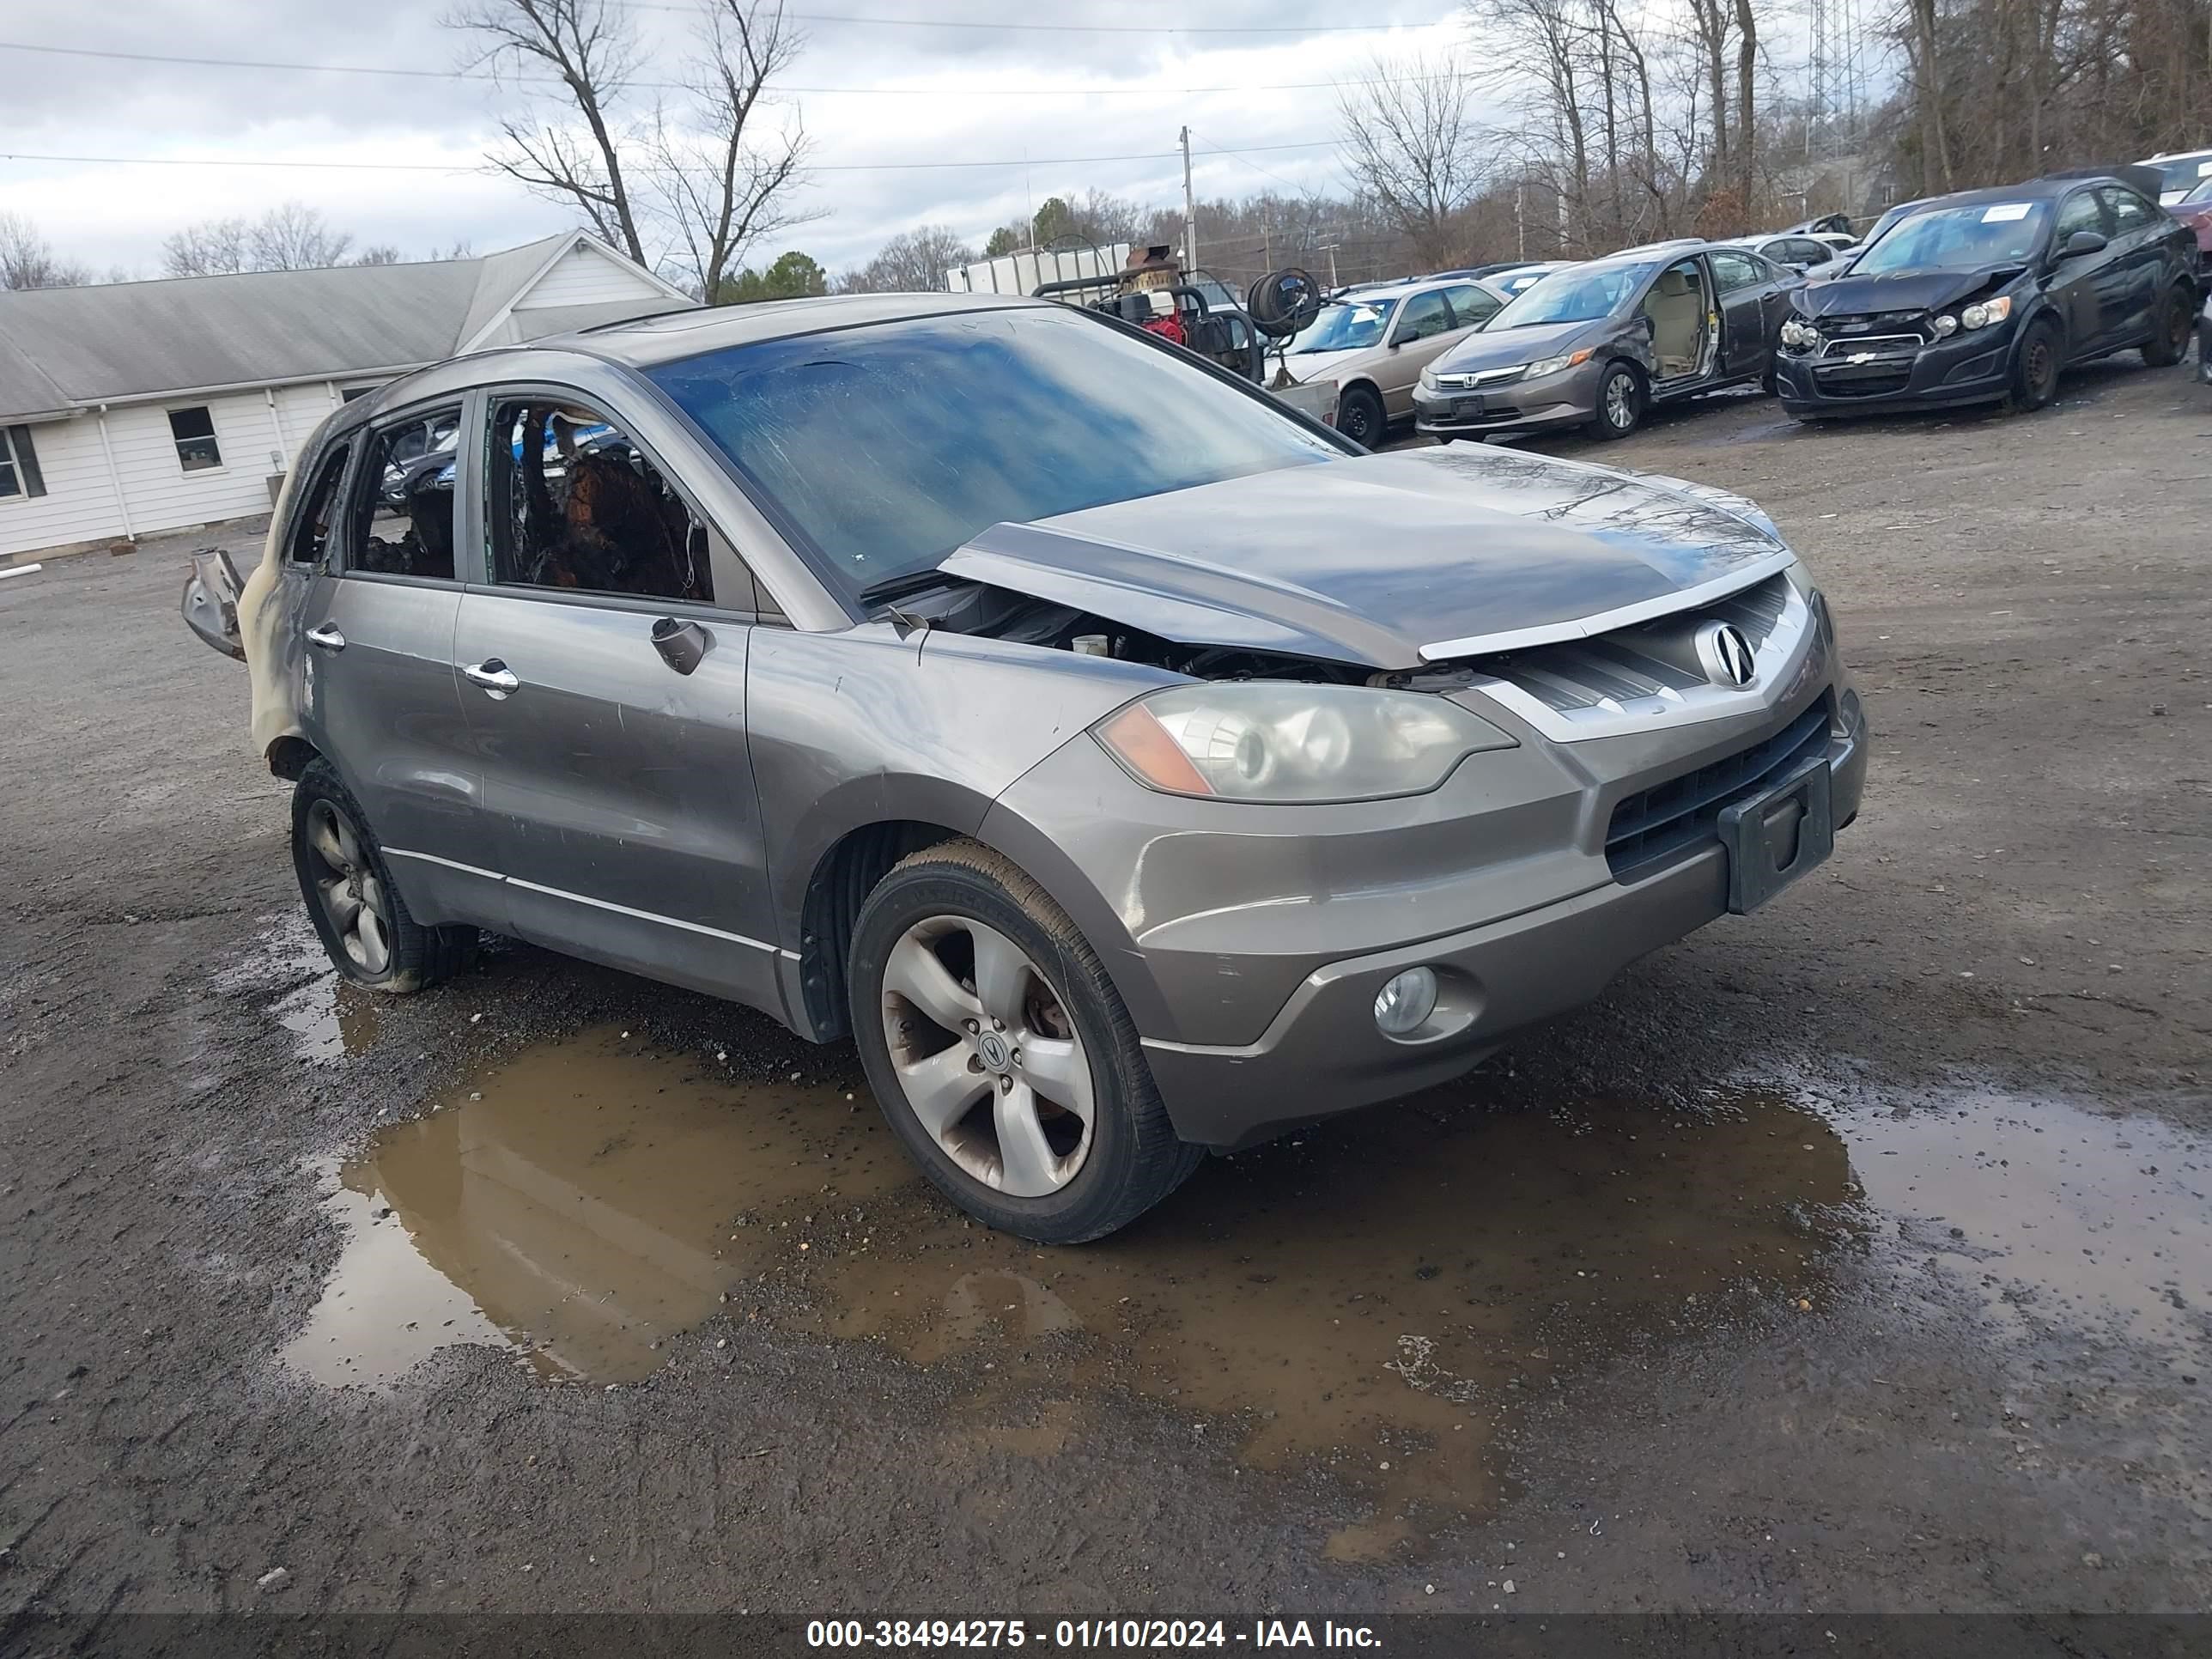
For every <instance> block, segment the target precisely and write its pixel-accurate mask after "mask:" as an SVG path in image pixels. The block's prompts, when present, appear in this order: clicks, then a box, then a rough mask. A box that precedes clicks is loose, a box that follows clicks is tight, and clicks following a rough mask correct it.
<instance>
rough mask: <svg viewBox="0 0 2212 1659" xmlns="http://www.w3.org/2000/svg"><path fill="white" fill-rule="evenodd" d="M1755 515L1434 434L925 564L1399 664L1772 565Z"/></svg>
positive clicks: (1221, 639) (1155, 499) (1149, 616)
mask: <svg viewBox="0 0 2212 1659" xmlns="http://www.w3.org/2000/svg"><path fill="white" fill-rule="evenodd" d="M1756 516H1757V515H1756V513H1755V510H1753V509H1748V508H1747V507H1746V508H1743V509H1738V508H1733V507H1729V506H1727V505H1722V504H1717V501H1716V500H1715V499H1712V498H1708V497H1706V496H1705V495H1702V494H1700V493H1693V492H1692V491H1691V490H1690V489H1687V488H1686V487H1685V486H1682V485H1680V484H1677V483H1673V482H1671V481H1665V482H1662V481H1658V480H1651V479H1644V478H1638V477H1633V476H1632V475H1630V474H1627V473H1624V472H1620V471H1613V469H1610V468H1606V467H1595V466H1585V465H1577V464H1576V463H1573V462H1568V461H1559V460H1553V459H1548V458H1547V457H1544V456H1539V455H1528V454H1522V453H1518V452H1516V451H1512V450H1504V449H1488V448H1477V447H1470V446H1463V445H1454V446H1451V447H1444V448H1436V449H1418V450H1401V451H1398V452H1396V453H1392V454H1385V455H1364V456H1358V457H1346V459H1343V460H1340V461H1326V462H1318V463H1314V464H1310V465H1299V466H1292V467H1285V468H1282V469H1279V470H1277V471H1270V472H1260V473H1254V474H1251V475H1249V476H1248V477H1241V478H1231V479H1226V480H1225V481H1223V482H1221V483H1211V484H1201V485H1199V486H1197V487H1195V488H1194V489H1180V490H1173V491H1170V492H1169V493H1168V494H1166V495H1149V496H1145V497H1142V498H1139V499H1138V500H1136V501H1116V502H1113V503H1110V504H1109V505H1107V506H1104V507H1090V508H1087V509H1085V510H1084V511H1082V512H1079V513H1062V514H1060V515H1059V516H1058V517H1056V518H1050V519H1041V520H1036V521H1035V522H1034V523H1030V524H1000V525H994V526H992V527H991V528H990V529H988V530H986V531H984V532H982V533H981V535H979V536H977V537H976V538H975V539H974V540H973V541H970V542H969V543H968V544H966V545H965V546H963V547H961V548H959V549H957V550H955V551H954V552H953V553H952V554H951V556H949V557H948V558H947V559H946V560H945V562H944V564H943V566H942V567H941V568H942V569H943V570H944V571H945V574H948V575H953V576H958V577H963V578H965V579H967V580H973V581H977V582H987V583H989V584H991V585H992V586H997V587H1002V588H1007V589H1011V590H1012V591H1013V592H1018V593H1025V594H1029V595H1030V596H1032V597H1033V598H1036V599H1043V600H1046V601H1048V602H1049V603H1052V604H1055V605H1072V606H1074V607H1075V608H1077V609H1079V610H1081V611H1088V612H1090V613H1091V614H1092V615H1094V616H1097V617H1103V618H1104V619H1106V620H1108V621H1110V622H1116V623H1121V624H1122V625H1123V626H1125V627H1127V628H1132V629H1139V630H1141V631H1142V632H1145V633H1147V634H1152V635H1157V636H1158V637H1159V638H1161V639H1164V640H1171V641H1176V643H1178V644H1183V645H1208V646H1222V647H1231V648H1234V649H1241V650H1251V651H1264V652H1270V653H1279V654H1283V655H1293V656H1304V657H1314V658H1320V659H1325V660H1328V661H1332V662H1346V663H1355V664H1359V665H1364V666H1367V667H1370V668H1378V669H1395V668H1409V667H1413V666H1415V665H1419V663H1421V662H1422V661H1424V660H1433V659H1437V658H1440V657H1444V656H1453V655H1468V654H1474V653H1479V652H1481V651H1485V650H1504V649H1510V648H1516V647H1522V646H1528V645H1534V644H1538V643H1541V642H1543V641H1546V640H1555V639H1572V638H1577V637H1579V636H1581V635H1585V634H1588V633H1590V632H1594V631H1597V630H1596V629H1595V628H1593V627H1591V626H1589V623H1591V621H1592V619H1596V618H1611V620H1610V621H1608V622H1607V624H1606V625H1619V623H1620V622H1624V621H1626V620H1632V617H1618V618H1616V617H1613V613H1616V612H1620V611H1635V610H1637V609H1638V608H1639V607H1643V608H1646V611H1647V614H1651V615H1657V614H1662V613H1663V612H1664V611H1668V610H1672V609H1674V608H1675V607H1676V605H1679V604H1680V603H1682V602H1684V601H1683V597H1682V596H1684V595H1685V594H1686V593H1688V592H1690V591H1691V590H1693V589H1709V590H1710V589H1713V588H1715V587H1716V586H1718V587H1719V588H1721V589H1723V590H1724V589H1726V588H1727V587H1729V586H1731V585H1733V586H1747V585H1748V584H1749V583H1751V582H1752V581H1755V580H1759V578H1760V577H1762V576H1764V575H1766V574H1771V572H1772V571H1774V570H1776V569H1778V568H1781V567H1782V566H1783V565H1784V564H1787V563H1789V562H1790V554H1789V552H1788V550H1786V549H1784V547H1783V545H1782V544H1781V542H1780V541H1779V540H1778V539H1777V538H1775V537H1774V536H1773V535H1771V533H1769V532H1768V531H1767V530H1766V529H1765V528H1763V527H1761V525H1760V524H1759V522H1756V521H1755V520H1756ZM1441 647H1449V648H1448V649H1447V648H1441Z"/></svg>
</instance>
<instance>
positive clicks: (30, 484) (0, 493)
mask: <svg viewBox="0 0 2212 1659" xmlns="http://www.w3.org/2000/svg"><path fill="white" fill-rule="evenodd" d="M45 494H46V480H45V479H44V478H43V477H40V476H39V452H38V451H37V450H35V449H33V447H31V428H28V427H27V426H0V501H7V500H9V499H11V498H20V497H22V496H25V495H45Z"/></svg>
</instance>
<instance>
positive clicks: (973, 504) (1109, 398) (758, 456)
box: [646, 306, 1344, 588]
mask: <svg viewBox="0 0 2212 1659" xmlns="http://www.w3.org/2000/svg"><path fill="white" fill-rule="evenodd" d="M646 374H647V377H648V378H649V379H650V380H652V381H653V383H654V384H655V385H656V386H659V388H660V389H661V390H662V391H663V392H666V393H667V394H668V395H669V397H670V398H673V399H674V400H675V402H676V403H677V404H678V405H679V406H680V407H681V408H682V409H683V410H684V413H685V414H686V415H688V416H690V417H691V419H692V421H693V422H696V424H697V425H698V427H699V428H700V429H701V430H702V432H703V433H704V434H705V435H706V436H707V437H708V440H709V441H712V442H713V444H714V447H716V448H717V449H719V450H720V451H721V453H723V454H724V455H726V457H728V458H729V459H730V461H731V463H732V465H734V466H735V467H736V468H737V470H738V473H739V474H740V475H741V476H742V477H744V480H745V481H746V483H748V484H749V485H750V487H751V489H752V490H753V493H754V494H755V495H756V496H757V498H758V499H759V500H760V501H762V503H763V506H765V507H768V508H769V511H770V512H771V513H774V514H775V515H777V516H778V517H780V518H781V520H782V521H783V522H784V523H785V524H786V525H787V526H789V527H790V528H791V529H792V530H793V531H795V532H797V534H798V537H799V539H800V540H801V541H802V542H803V543H811V544H812V545H813V547H814V548H815V549H816V550H817V551H818V552H819V553H820V554H821V556H822V558H823V562H824V563H826V564H827V565H829V567H831V568H832V569H833V570H834V571H836V573H837V574H842V575H843V576H844V577H845V578H847V579H848V580H849V582H850V584H851V586H854V587H855V588H864V587H867V586H872V585H873V584H875V583H878V582H882V581H884V580H889V579H890V578H893V577H896V576H902V575H908V574H913V573H915V572H916V571H921V570H927V569H932V568H935V566H936V565H937V564H938V563H939V562H941V561H942V560H943V559H944V557H945V555H946V554H947V553H950V552H951V550H953V549H954V548H956V547H958V546H959V545H960V544H962V543H963V542H965V541H967V540H969V538H971V537H973V536H975V534H976V533H977V532H979V531H982V530H986V529H987V528H989V527H990V526H993V525H994V524H1000V523H1004V522H1009V521H1011V522H1015V523H1020V522H1025V521H1028V520H1036V519H1048V518H1051V517H1053V516H1054V514H1056V513H1074V512H1079V511H1080V510H1081V509H1082V508H1084V507H1097V506H1100V505H1102V504H1103V503H1105V502H1107V501H1130V500H1133V499H1135V498H1137V497H1139V496H1144V495H1160V494H1162V493H1164V491H1167V490H1170V489H1188V488H1189V487H1191V486H1192V485H1194V484H1205V483H1215V482H1217V481H1218V480H1220V479H1223V478H1235V477H1243V476H1244V475H1246V474H1248V473H1253V472H1267V471H1273V470H1274V469H1276V468H1278V467H1285V466H1297V465H1304V464H1310V463H1313V462H1317V461H1328V460H1336V459H1341V458H1342V455H1343V453H1344V452H1343V451H1342V450H1340V449H1339V448H1337V447H1335V446H1334V445H1333V444H1331V443H1330V442H1329V441H1328V439H1327V438H1324V437H1322V436H1321V435H1318V434H1316V433H1313V432H1310V431H1308V430H1307V429H1306V428H1304V427H1303V426H1301V425H1299V424H1298V423H1297V422H1295V421H1294V420H1292V419H1291V417H1290V416H1288V415H1286V414H1283V413H1280V412H1279V411H1278V410H1276V409H1274V408H1273V406H1272V405H1271V404H1269V403H1268V402H1267V400H1265V399H1263V398H1257V397H1255V396H1253V395H1251V394H1249V393H1247V392H1242V391H1239V390H1238V389H1237V387H1236V386H1231V385H1228V384H1225V382H1223V381H1221V380H1217V379H1215V378H1214V377H1213V376H1212V374H1209V373H1207V372H1206V370H1205V369H1203V368H1200V366H1199V365H1198V364H1197V363H1195V362H1190V361H1188V360H1187V359H1182V358H1181V357H1179V356H1177V355H1176V354H1175V353H1174V352H1173V351H1172V349H1170V348H1166V347H1161V346H1155V345H1152V344H1150V343H1146V341H1144V340H1143V339H1140V338H1133V337H1130V336H1129V335H1128V334H1127V333H1124V332H1123V331H1121V330H1119V329H1117V328H1115V327H1114V326H1113V325H1110V324H1108V323H1104V322H1102V321H1100V320H1099V319H1097V318H1095V317H1091V316H1089V315H1086V314H1085V313H1082V312H1079V311H1073V310H1070V309H1068V308H1066V307H1060V306H1040V307H1036V308H1035V309H1024V310H1006V311H977V312H963V313H957V314H955V315H950V316H939V317H921V318H913V319H908V320H907V321H904V322H896V323H879V324H875V325H871V326H868V327H865V328H852V329H840V330H836V331H830V332H827V333H822V334H809V335H802V336H799V337H795V338H790V339H781V340H763V341H761V342H759V343H757V344H752V345H741V346H731V347H727V348H725V349H722V350H720V351H712V352H708V353H705V354H703V355H702V356H696V357H688V358H684V359H683V360H682V361H680V362H672V363H663V364H660V365H659V366H658V367H656V368H651V369H648V370H647V371H646Z"/></svg>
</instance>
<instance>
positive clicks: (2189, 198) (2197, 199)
mask: <svg viewBox="0 0 2212 1659" xmlns="http://www.w3.org/2000/svg"><path fill="white" fill-rule="evenodd" d="M2174 206H2176V207H2212V179H2206V180H2205V181H2204V182H2203V184H2201V185H2197V188H2196V189H2194V190H2192V191H2190V192H2189V194H2188V195H2186V196H2185V197H2182V198H2181V199H2180V200H2179V201H2178V202H2176V203H2175V204H2174Z"/></svg>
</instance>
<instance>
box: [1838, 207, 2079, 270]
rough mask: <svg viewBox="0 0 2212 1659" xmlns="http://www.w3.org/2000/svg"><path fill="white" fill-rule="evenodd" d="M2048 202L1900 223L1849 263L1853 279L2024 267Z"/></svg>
mask: <svg viewBox="0 0 2212 1659" xmlns="http://www.w3.org/2000/svg"><path fill="white" fill-rule="evenodd" d="M2050 216H2051V204H2049V203H2047V202H1982V203H1976V204H1974V205H1972V206H1971V207H1948V208H1936V209H1935V210H1932V211H1930V212H1927V213H1916V214H1913V215H1911V216H1910V217H1908V218H1904V219H1899V221H1898V222H1896V223H1895V224H1893V225H1892V226H1891V227H1890V228H1888V229H1887V230H1886V231H1884V232H1883V233H1882V236H1881V240H1880V241H1878V242H1875V243H1873V244H1872V245H1870V246H1868V247H1866V248H1864V249H1863V250H1861V252H1859V254H1858V255H1857V258H1855V259H1853V261H1852V262H1851V275H1852V276H1881V275H1882V274H1883V273H1885V272H1887V271H1893V270H1980V269H1981V268H1982V267H1983V266H1984V265H2010V264H2027V262H2028V261H2029V260H2030V259H2032V258H2034V257H2035V249H2036V246H2037V244H2039V242H2041V241H2042V240H2043V222H2044V221H2045V219H2047V218H2049V217H2050Z"/></svg>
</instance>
